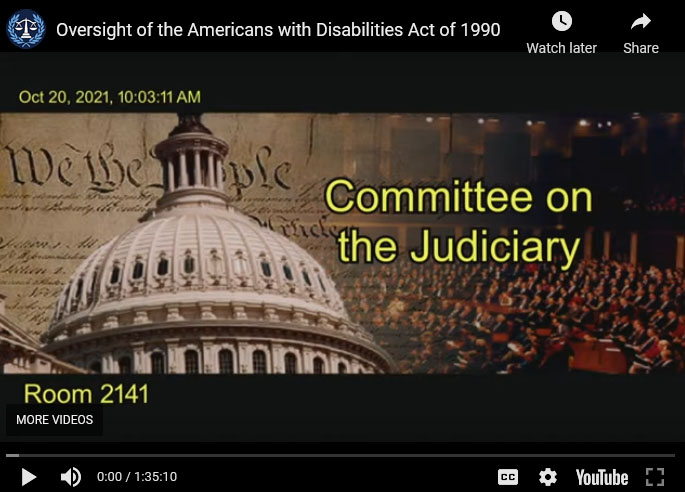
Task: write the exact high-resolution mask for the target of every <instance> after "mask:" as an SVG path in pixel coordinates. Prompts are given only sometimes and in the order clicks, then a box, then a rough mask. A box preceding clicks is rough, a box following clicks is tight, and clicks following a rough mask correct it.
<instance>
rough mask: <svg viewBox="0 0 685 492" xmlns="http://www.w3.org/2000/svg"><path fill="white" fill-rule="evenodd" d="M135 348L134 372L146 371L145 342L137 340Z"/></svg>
mask: <svg viewBox="0 0 685 492" xmlns="http://www.w3.org/2000/svg"><path fill="white" fill-rule="evenodd" d="M131 345H132V348H133V372H134V373H135V374H143V373H145V353H144V352H143V342H135V343H133V344H131Z"/></svg>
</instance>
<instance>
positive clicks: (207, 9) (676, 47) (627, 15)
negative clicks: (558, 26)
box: [0, 2, 685, 57]
mask: <svg viewBox="0 0 685 492" xmlns="http://www.w3.org/2000/svg"><path fill="white" fill-rule="evenodd" d="M93 7H94V6H93V5H90V6H88V5H86V6H83V7H71V6H70V7H66V6H65V5H64V4H59V3H58V4H52V5H51V6H31V9H32V10H34V11H36V12H37V13H38V14H39V15H41V16H42V17H43V19H44V20H45V22H46V28H47V33H46V37H45V39H44V40H43V41H42V42H41V44H40V45H39V46H37V47H36V48H34V49H33V50H32V51H129V50H130V51H362V52H366V51H509V52H514V51H527V48H526V43H527V42H540V43H546V42H550V43H556V42H559V41H562V42H564V43H567V42H569V41H573V42H575V43H581V42H582V43H591V44H597V45H598V46H597V50H598V51H599V52H622V51H623V44H624V43H626V42H636V43H649V44H659V47H660V52H666V51H683V49H685V40H684V39H683V37H682V35H681V31H682V25H681V23H682V20H681V17H680V15H679V10H678V8H677V6H676V5H671V6H666V5H662V6H656V5H654V4H651V5H639V6H636V7H632V8H631V7H627V6H616V7H612V8H609V6H608V5H606V6H602V5H600V4H598V3H597V2H595V3H594V4H589V5H585V6H582V5H577V2H575V3H574V4H555V3H549V2H547V3H545V4H542V5H535V4H533V3H526V4H520V3H515V2H514V3H511V4H510V5H506V6H504V5H494V4H493V5H487V6H485V5H478V4H476V5H465V4H464V2H457V3H444V4H435V5H433V6H432V7H429V6H426V7H425V8H407V7H405V6H404V5H399V4H397V5H392V4H390V5H383V6H380V5H379V6H372V5H371V4H370V2H364V3H359V4H357V5H355V4H354V3H352V2H346V3H344V4H335V5H330V6H325V7H321V6H319V7H318V8H304V7H300V8H298V7H296V6H294V5H293V4H290V3H288V4H284V5H278V4H270V5H269V6H268V7H267V6H266V5H263V4H258V5H250V4H245V3H242V4H235V3H232V4H226V5H216V4H197V5H193V4H180V5H178V6H175V5H174V6H171V5H168V4H167V5H164V6H163V7H159V6H151V5H145V4H142V3H140V2H138V3H137V4H135V6H133V7H132V6H126V5H122V4H121V3H116V4H103V5H102V6H100V7H99V8H93ZM19 8H23V6H21V5H17V4H15V5H9V6H3V7H2V8H0V19H2V25H3V29H4V27H5V25H6V22H7V19H9V18H10V16H11V15H12V14H13V13H14V12H15V11H16V10H17V9H19ZM558 10H566V11H568V12H569V13H570V14H571V15H572V16H573V25H572V27H571V29H569V30H568V31H565V32H558V31H556V30H555V29H554V28H553V27H552V16H553V15H554V13H555V12H557V11H558ZM643 13H646V14H647V15H648V16H649V18H650V19H651V23H650V24H649V25H648V26H647V27H646V28H644V29H643V28H642V27H636V28H635V29H632V30H631V29H630V26H631V25H632V23H633V21H634V20H635V19H637V18H638V17H640V16H641V15H642V14H643ZM117 21H119V22H121V23H122V24H131V25H132V26H133V28H134V29H135V27H136V26H138V25H147V24H148V23H149V22H151V21H153V22H154V23H155V25H156V24H158V23H162V22H165V21H166V22H168V23H169V24H173V25H183V26H185V27H186V29H187V27H188V26H189V25H190V24H191V23H192V22H195V23H196V24H198V25H212V26H225V25H229V24H230V23H231V22H235V23H236V24H241V25H274V26H275V25H278V24H280V25H285V24H289V23H290V22H302V21H306V22H308V23H310V24H312V25H313V24H315V23H316V22H332V23H335V24H342V25H345V24H350V23H351V22H355V23H357V24H359V23H362V22H364V21H369V22H376V23H381V22H383V23H385V24H386V25H401V26H403V28H404V29H403V31H404V32H405V33H408V31H409V27H410V26H411V24H412V23H414V22H415V23H418V24H431V23H432V24H435V25H436V26H440V25H448V24H450V23H451V22H456V23H457V26H459V25H461V24H462V23H464V22H468V23H471V22H490V23H492V22H498V23H500V25H501V34H500V36H498V37H464V36H463V35H462V29H461V28H458V31H457V32H458V33H459V35H458V36H457V37H446V38H445V37H406V36H403V37H399V38H398V37H374V38H342V37H314V38H291V37H279V36H277V35H275V36H273V37H268V38H250V37H219V38H197V37H178V38H168V37H165V38H160V37H158V36H156V35H155V36H153V37H149V38H148V37H145V38H137V37H134V38H119V39H117V40H114V41H108V40H107V39H106V38H99V37H89V38H82V37H81V38H78V37H59V36H58V35H57V31H56V26H57V25H58V24H59V23H62V22H64V23H67V24H69V25H72V26H76V25H101V24H102V22H107V23H108V24H115V23H116V22H117ZM436 28H437V27H436ZM155 32H156V29H155ZM276 32H277V31H276ZM0 50H8V51H17V48H15V47H14V45H12V44H11V43H10V42H9V40H8V39H7V36H6V35H4V34H3V35H2V42H0ZM580 56H581V57H585V56H588V55H580Z"/></svg>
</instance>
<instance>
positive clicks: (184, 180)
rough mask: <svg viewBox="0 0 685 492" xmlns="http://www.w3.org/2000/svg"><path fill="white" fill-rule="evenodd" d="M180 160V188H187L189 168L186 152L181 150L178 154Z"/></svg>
mask: <svg viewBox="0 0 685 492" xmlns="http://www.w3.org/2000/svg"><path fill="white" fill-rule="evenodd" d="M178 157H179V159H178V160H179V162H180V164H181V185H180V188H185V187H187V186H188V168H187V167H186V153H185V152H183V151H182V152H179V154H178Z"/></svg>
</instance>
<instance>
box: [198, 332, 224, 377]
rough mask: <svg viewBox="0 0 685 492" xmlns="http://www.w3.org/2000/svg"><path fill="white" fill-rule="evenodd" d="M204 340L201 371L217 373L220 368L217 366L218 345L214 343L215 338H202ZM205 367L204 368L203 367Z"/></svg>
mask: <svg viewBox="0 0 685 492" xmlns="http://www.w3.org/2000/svg"><path fill="white" fill-rule="evenodd" d="M201 342H202V347H201V349H202V360H201V361H200V363H201V366H200V368H201V372H203V373H206V374H211V373H216V372H219V370H218V368H217V367H216V365H217V362H216V359H217V357H216V353H215V352H216V351H215V350H214V348H215V347H216V345H215V344H214V342H213V340H201ZM202 368H204V369H202Z"/></svg>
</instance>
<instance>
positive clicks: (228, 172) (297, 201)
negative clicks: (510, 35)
mask: <svg viewBox="0 0 685 492" xmlns="http://www.w3.org/2000/svg"><path fill="white" fill-rule="evenodd" d="M462 118H463V122H464V124H463V125H462V126H461V128H460V129H459V131H458V132H457V131H456V130H455V127H454V126H455V117H443V118H435V120H433V118H426V117H425V116H420V115H413V116H412V115H402V116H399V115H344V114H343V115H322V114H207V115H204V116H203V123H204V124H205V125H206V126H207V127H208V128H209V129H210V130H211V131H212V132H213V133H214V135H216V136H218V137H219V138H222V139H224V140H225V141H226V142H227V143H228V144H229V154H228V157H227V159H226V162H224V172H225V183H224V184H225V189H226V192H227V193H228V194H229V196H231V197H232V198H233V200H234V203H235V204H236V206H238V207H240V208H241V209H242V210H243V211H244V212H246V213H248V214H250V215H252V216H254V217H255V218H256V219H258V220H259V221H260V222H262V224H264V225H266V226H268V227H271V228H273V229H274V230H276V231H278V232H281V233H283V234H285V235H286V236H288V237H290V238H291V239H293V240H295V241H297V242H298V243H300V245H302V246H304V247H306V248H307V249H308V250H309V251H310V252H311V253H312V254H313V255H314V256H316V257H317V258H318V259H320V260H321V261H323V263H324V265H327V266H328V267H329V268H332V269H335V268H336V266H335V256H334V250H335V249H336V245H335V239H334V237H333V234H334V233H335V232H336V231H337V230H338V229H339V228H340V227H343V226H346V225H356V226H360V225H362V226H363V225H364V224H360V222H359V220H358V218H354V217H346V216H332V215H331V214H330V213H329V212H328V211H327V209H326V208H325V205H324V202H323V199H322V197H323V187H324V185H325V183H326V182H327V181H328V180H330V179H331V178H333V177H336V176H340V175H346V176H350V177H354V178H355V179H357V180H361V181H369V182H380V181H388V180H394V179H398V180H401V179H404V178H407V179H410V178H415V179H419V178H421V179H424V178H425V179H435V178H439V177H441V176H442V177H444V175H445V172H446V169H447V165H448V163H447V162H446V156H447V155H448V153H449V152H450V151H451V152H452V154H453V155H454V150H455V149H456V148H458V146H459V145H461V146H462V147H463V149H464V152H463V155H468V157H467V158H466V160H464V159H462V164H465V169H467V170H468V172H469V173H471V172H472V171H473V170H474V169H475V168H476V167H477V164H478V158H477V155H476V154H477V152H475V153H474V152H473V149H476V148H477V147H478V141H479V138H480V135H481V132H482V129H481V128H479V126H478V125H477V124H475V123H474V121H475V118H471V117H470V116H467V115H464V116H463V117H462ZM466 121H469V124H466ZM176 122H177V116H176V115H175V114H2V115H0V293H2V294H4V295H6V296H7V303H6V304H7V306H6V307H7V312H8V315H9V316H10V317H11V318H13V319H14V320H16V321H17V322H18V323H19V324H20V326H22V327H23V328H24V329H26V330H27V331H29V332H30V333H32V334H34V335H39V334H41V333H42V332H44V331H45V330H46V329H47V326H48V324H49V321H50V318H51V316H52V311H53V308H54V304H55V302H56V300H57V297H58V295H59V292H60V290H61V288H62V286H63V285H64V284H65V283H66V282H67V281H68V279H69V276H70V274H71V273H72V272H73V270H74V269H75V268H76V267H77V266H78V265H79V264H80V263H81V262H82V261H83V260H84V259H85V258H86V257H87V256H88V255H89V254H90V253H91V252H92V251H94V250H95V249H96V248H97V247H98V246H100V245H102V244H103V243H104V242H106V241H107V240H109V239H111V238H112V237H114V236H115V235H117V234H120V233H123V232H125V231H126V230H128V229H129V228H130V227H131V225H132V224H134V223H136V221H137V220H138V219H139V218H140V217H141V216H142V215H143V214H144V212H145V211H146V210H147V209H149V208H150V207H152V206H153V205H154V202H155V201H156V200H157V199H158V198H159V196H161V192H162V190H161V167H160V165H159V162H158V161H157V160H156V159H154V158H153V156H152V149H153V148H154V146H155V144H157V143H158V142H159V141H161V140H163V139H164V138H166V136H167V135H168V133H169V131H171V129H172V128H173V127H174V126H175V124H176ZM453 134H454V135H458V137H457V138H452V135H453ZM448 137H449V138H448ZM447 141H449V147H450V148H447V144H446V142H447ZM476 150H477V149H476ZM391 167H392V172H391ZM424 219H425V218H424ZM367 220H369V221H371V224H368V225H370V227H367V228H366V232H367V233H369V234H372V235H381V234H395V233H396V232H397V228H396V227H390V228H388V227H386V225H387V224H378V226H377V227H375V226H374V224H373V221H374V220H376V219H374V218H368V219H367ZM386 220H387V217H386ZM397 220H401V218H398V219H397ZM405 235H406V232H405ZM403 242H406V238H404V237H401V238H400V245H401V246H404V244H402V243H403ZM331 259H332V260H333V261H331ZM339 266H340V265H338V267H339ZM332 273H333V275H334V277H335V275H336V272H332ZM337 274H338V275H339V274H341V273H340V272H337Z"/></svg>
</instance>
